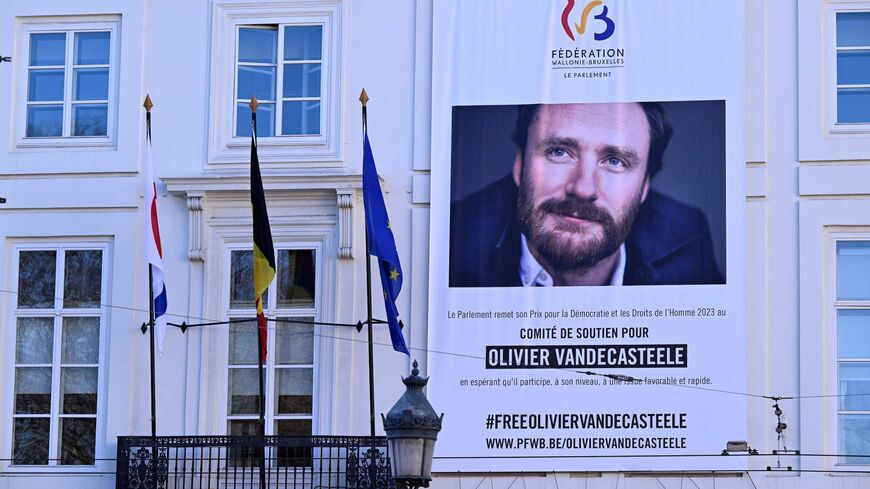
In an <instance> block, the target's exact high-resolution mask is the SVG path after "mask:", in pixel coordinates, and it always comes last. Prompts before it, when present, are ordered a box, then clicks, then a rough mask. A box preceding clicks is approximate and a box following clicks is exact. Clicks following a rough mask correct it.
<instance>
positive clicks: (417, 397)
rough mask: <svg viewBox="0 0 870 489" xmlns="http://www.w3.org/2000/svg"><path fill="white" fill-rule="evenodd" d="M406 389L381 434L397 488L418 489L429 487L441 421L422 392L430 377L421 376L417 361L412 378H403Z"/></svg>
mask: <svg viewBox="0 0 870 489" xmlns="http://www.w3.org/2000/svg"><path fill="white" fill-rule="evenodd" d="M402 382H403V383H404V384H405V386H406V387H407V390H406V391H405V393H404V394H402V397H400V398H399V400H398V401H396V404H395V405H394V406H393V407H392V409H390V411H389V412H388V413H387V415H386V416H384V415H383V413H382V414H381V418H382V419H383V421H384V431H385V432H386V433H387V445H388V447H389V450H390V464H391V466H392V471H393V480H394V481H395V482H396V483H397V484H398V485H400V486H404V487H406V488H413V489H417V488H419V487H429V481H431V480H432V455H433V453H434V451H435V440H436V439H437V438H438V432H439V431H441V420H442V419H443V418H444V414H442V415H441V416H438V414H437V413H435V410H434V409H432V405H431V404H429V401H428V400H427V399H426V394H424V393H423V387H425V386H426V383H427V382H429V378H428V377H427V378H423V377H420V371H419V370H418V369H417V361H416V360H414V368H413V369H412V370H411V376H410V377H406V378H404V379H402Z"/></svg>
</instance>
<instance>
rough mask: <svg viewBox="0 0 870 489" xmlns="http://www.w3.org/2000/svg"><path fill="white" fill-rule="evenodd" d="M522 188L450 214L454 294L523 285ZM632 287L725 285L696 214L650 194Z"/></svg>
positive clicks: (638, 231) (506, 181) (635, 245)
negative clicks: (519, 212) (467, 289)
mask: <svg viewBox="0 0 870 489" xmlns="http://www.w3.org/2000/svg"><path fill="white" fill-rule="evenodd" d="M516 209H517V186H516V185H515V184H514V181H513V179H512V177H511V176H510V175H509V176H507V177H506V178H503V179H501V180H499V181H497V182H495V183H493V184H491V185H489V186H487V187H485V188H484V189H482V190H480V191H478V192H476V193H474V194H472V195H470V196H469V197H467V198H465V199H463V200H462V201H460V202H458V203H456V204H453V205H452V206H451V209H450V258H449V260H450V280H449V283H450V287H511V286H520V285H521V283H520V277H519V263H520V246H521V245H520V234H521V231H520V223H519V221H518V219H517V212H516ZM625 250H626V254H627V257H626V263H625V275H624V278H623V284H624V285H684V284H724V283H725V279H724V278H723V277H722V274H721V273H720V272H719V269H718V268H717V266H716V261H715V260H714V258H713V245H712V241H711V239H710V229H709V226H708V225H707V219H706V218H705V217H704V214H703V213H702V212H701V211H700V210H699V209H696V208H694V207H691V206H688V205H686V204H682V203H680V202H677V201H676V200H674V199H671V198H670V197H666V196H664V195H662V194H660V193H657V192H655V191H653V190H650V191H649V192H648V194H647V198H646V201H644V203H643V204H642V205H641V208H640V210H639V212H638V215H637V218H636V219H635V222H634V226H633V227H632V229H631V233H630V234H629V236H628V239H626V241H625Z"/></svg>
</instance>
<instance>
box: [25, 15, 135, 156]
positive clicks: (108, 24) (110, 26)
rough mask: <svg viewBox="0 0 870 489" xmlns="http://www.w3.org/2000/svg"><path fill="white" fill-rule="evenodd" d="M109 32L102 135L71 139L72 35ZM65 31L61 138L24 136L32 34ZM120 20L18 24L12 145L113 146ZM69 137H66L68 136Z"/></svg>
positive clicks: (104, 18)
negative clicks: (104, 133) (103, 134)
mask: <svg viewBox="0 0 870 489" xmlns="http://www.w3.org/2000/svg"><path fill="white" fill-rule="evenodd" d="M94 31H100V32H103V31H108V32H109V82H108V83H109V87H108V107H107V120H106V135H105V136H73V135H71V133H72V116H73V114H72V106H73V105H74V103H73V100H72V95H73V94H72V85H73V80H72V78H73V70H74V68H73V67H74V63H73V61H74V60H73V59H72V53H73V52H74V41H73V39H74V34H75V33H76V32H94ZM53 32H65V33H66V34H67V41H66V59H65V64H64V100H63V129H62V135H61V136H55V137H27V136H26V133H27V105H28V100H27V91H28V85H29V84H28V74H29V71H30V39H31V35H33V34H43V33H53ZM119 37H120V21H119V19H118V18H117V17H115V16H94V17H86V18H60V17H51V18H45V19H39V20H27V21H25V22H23V23H22V24H21V25H20V32H19V35H18V36H17V39H18V40H19V47H18V53H17V59H19V60H23V62H21V63H19V65H18V70H17V73H16V77H17V81H18V83H17V85H18V88H17V90H16V96H15V107H16V109H15V119H14V120H15V142H16V146H17V147H18V148H100V147H113V146H115V142H116V135H117V124H118V110H117V107H118V103H117V102H118V101H117V98H118V93H119V91H118V78H119V72H120V66H119V64H120V59H119V55H118V54H119V50H120V49H119V47H120V42H119ZM100 103H102V102H100ZM67 134H68V135H67Z"/></svg>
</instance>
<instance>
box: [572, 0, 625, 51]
mask: <svg viewBox="0 0 870 489" xmlns="http://www.w3.org/2000/svg"><path fill="white" fill-rule="evenodd" d="M575 6H576V2H575V0H568V3H567V4H566V5H565V9H564V10H562V28H563V29H564V30H565V34H567V35H568V38H570V39H571V40H572V41H576V40H577V39H576V38H575V37H574V32H575V31H576V32H577V35H578V36H586V35H587V31H589V33H591V34H592V38H593V39H595V40H596V41H604V40H606V39H610V36H612V35H613V33H614V32H615V31H616V24H615V23H614V22H613V19H611V18H610V16H609V11H608V9H607V5H605V4H604V1H603V0H592V1H591V2H589V3H587V4H586V5H585V6H584V7H583V10H582V11H579V12H576V13H575V12H574V7H575ZM578 13H579V17H578V16H577V14H578ZM572 27H573V29H572Z"/></svg>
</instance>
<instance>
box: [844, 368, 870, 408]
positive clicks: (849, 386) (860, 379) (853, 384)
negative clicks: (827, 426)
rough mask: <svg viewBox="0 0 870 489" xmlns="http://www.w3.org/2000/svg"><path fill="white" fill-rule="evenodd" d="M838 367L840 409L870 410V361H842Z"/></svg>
mask: <svg viewBox="0 0 870 489" xmlns="http://www.w3.org/2000/svg"><path fill="white" fill-rule="evenodd" d="M837 369H838V375H839V379H840V391H839V394H840V397H839V399H840V407H839V409H840V411H868V410H870V362H861V363H858V362H851V363H846V362H841V363H839V364H838V365H837Z"/></svg>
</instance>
